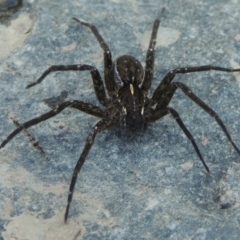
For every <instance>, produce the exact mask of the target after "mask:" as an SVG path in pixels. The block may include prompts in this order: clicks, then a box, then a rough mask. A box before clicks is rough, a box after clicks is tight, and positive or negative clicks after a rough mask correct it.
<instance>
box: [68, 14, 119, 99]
mask: <svg viewBox="0 0 240 240" xmlns="http://www.w3.org/2000/svg"><path fill="white" fill-rule="evenodd" d="M73 20H75V21H77V22H78V23H80V24H82V25H84V26H86V27H88V28H90V29H91V31H92V33H93V34H94V36H95V37H96V39H97V41H98V42H99V44H100V47H101V48H102V49H103V52H104V78H105V84H106V87H107V91H108V93H109V95H110V96H111V95H112V93H113V92H114V91H115V90H116V89H117V86H116V83H115V81H114V79H113V78H112V67H113V62H112V54H111V51H110V49H109V47H108V45H107V44H106V42H105V41H104V39H103V37H102V36H101V34H100V33H99V32H98V30H97V28H96V27H95V26H94V25H92V24H89V23H86V22H83V21H80V20H79V19H77V18H73Z"/></svg>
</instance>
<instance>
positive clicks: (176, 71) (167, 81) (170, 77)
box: [151, 65, 240, 106]
mask: <svg viewBox="0 0 240 240" xmlns="http://www.w3.org/2000/svg"><path fill="white" fill-rule="evenodd" d="M210 70H215V71H222V72H240V69H239V68H238V69H232V68H223V67H219V66H213V65H204V66H198V67H186V68H176V69H174V70H171V71H169V72H168V73H167V74H166V76H165V77H164V78H163V80H162V81H161V83H160V84H159V85H158V87H157V88H156V90H155V91H154V93H153V96H152V99H151V106H153V105H155V104H156V103H157V102H158V99H159V96H161V95H162V94H163V93H164V91H165V89H166V88H167V87H168V85H169V84H170V83H171V82H172V80H173V78H174V77H175V75H176V74H184V73H190V72H203V71H210Z"/></svg>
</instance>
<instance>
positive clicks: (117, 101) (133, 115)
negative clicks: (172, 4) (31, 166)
mask: <svg viewBox="0 0 240 240" xmlns="http://www.w3.org/2000/svg"><path fill="white" fill-rule="evenodd" d="M74 20H75V21H77V22H78V23H80V24H81V25H83V26H86V27H88V28H89V29H90V30H91V31H92V33H93V34H94V36H95V37H96V39H97V41H98V42H99V44H100V46H101V48H102V49H103V53H104V81H103V80H102V78H101V76H100V74H99V71H98V69H96V68H95V67H93V66H90V65H87V64H76V65H53V66H51V67H49V68H48V69H47V70H46V71H45V72H44V73H43V74H42V75H41V77H40V78H39V79H38V80H37V81H36V82H34V83H31V84H29V85H28V86H27V87H26V88H30V87H33V86H35V85H37V84H39V83H41V82H42V81H43V79H44V78H45V77H46V76H47V75H48V74H49V73H51V72H54V71H89V72H90V74H91V77H92V81H93V87H94V90H95V94H96V97H97V99H98V101H99V102H100V103H101V105H102V106H103V107H98V106H95V105H93V104H90V103H87V102H84V101H80V100H72V101H64V102H62V103H60V104H59V105H57V106H56V107H55V108H54V109H53V110H51V111H49V112H47V113H45V114H43V115H41V116H38V117H36V118H33V119H31V120H29V121H27V122H25V123H23V124H21V125H20V126H18V128H17V129H15V130H14V131H13V132H12V133H11V134H10V135H9V136H8V137H7V138H6V139H5V140H4V141H3V142H2V144H1V145H0V148H3V147H4V146H5V145H6V144H7V143H8V142H9V141H10V140H11V139H12V138H13V137H15V136H16V135H17V134H18V133H20V132H21V131H22V130H24V129H27V128H29V127H32V126H34V125H37V124H39V123H40V122H43V121H45V120H47V119H49V118H52V117H54V116H56V115H57V114H59V113H60V112H62V111H63V110H64V109H65V108H68V107H70V108H75V109H78V110H80V111H82V112H85V113H87V114H90V115H93V116H95V117H98V118H100V120H99V121H98V122H97V123H96V124H95V125H94V127H93V128H92V130H91V131H90V133H89V135H88V136H87V139H86V142H85V145H84V147H83V150H82V153H81V155H80V157H79V159H78V161H77V164H76V166H75V168H74V171H73V175H72V180H71V184H70V187H69V194H68V200H67V207H66V212H65V216H64V221H65V222H66V221H67V219H68V214H69V208H70V204H71V201H72V197H73V192H74V187H75V184H76V180H77V176H78V173H79V172H80V170H81V168H82V166H83V164H84V162H85V160H86V157H87V155H88V153H89V151H90V149H91V147H92V145H93V142H94V140H95V137H96V135H97V134H98V133H100V132H101V131H103V130H105V129H107V128H109V127H111V126H112V125H115V124H117V123H119V122H120V125H121V127H122V128H125V129H127V130H128V131H130V132H136V131H144V130H145V129H146V128H147V125H148V123H151V122H155V121H157V120H159V119H160V118H162V117H164V116H166V115H168V114H170V115H171V116H172V117H173V118H174V119H175V120H176V122H177V124H178V125H179V126H180V128H181V129H182V131H183V132H184V134H185V135H186V137H187V138H188V139H189V140H190V141H191V144H192V146H193V147H194V149H195V151H196V153H197V155H198V157H199V159H200V161H201V162H202V164H203V165H204V167H205V169H206V171H207V172H209V168H208V166H207V164H206V163H205V161H204V159H203V157H202V154H201V152H200V150H199V148H198V146H197V144H196V142H195V140H194V137H193V136H192V134H191V133H190V132H189V130H188V129H187V127H186V126H185V125H184V123H183V121H182V120H181V118H180V116H179V114H178V112H177V111H176V110H174V109H173V108H171V107H169V106H168V105H169V102H170V101H171V99H172V97H173V95H174V93H175V91H176V90H177V89H180V90H181V91H183V93H184V94H185V95H186V96H187V97H189V98H190V99H191V100H192V101H193V102H195V103H196V104H197V105H199V106H200V107H201V108H202V109H203V110H205V111H206V112H207V113H208V114H209V115H210V116H211V117H213V118H214V119H215V121H216V122H217V123H218V124H219V126H220V127H221V129H222V131H223V132H224V133H225V135H226V137H227V139H228V141H229V142H230V143H231V145H232V146H233V147H234V149H235V150H236V151H237V152H238V153H239V154H240V150H239V148H238V147H237V146H236V145H235V143H234V142H233V140H232V138H231V136H230V134H229V133H228V131H227V129H226V127H225V125H224V124H223V122H222V120H221V119H220V117H219V116H218V115H217V113H216V112H215V111H214V110H213V109H211V108H210V107H209V106H208V105H207V104H206V103H204V101H202V100H201V99H200V98H198V97H197V96H196V95H195V94H194V93H193V92H192V90H191V89H190V88H189V87H187V86H186V85H185V84H183V83H181V82H173V79H174V77H175V76H176V75H177V74H185V73H190V72H202V71H210V70H216V71H223V72H237V71H240V69H230V68H224V67H219V66H212V65H203V66H194V67H180V68H177V69H173V70H171V71H169V72H167V74H166V75H165V77H164V78H163V80H162V81H161V82H160V83H159V85H158V87H157V88H156V89H155V91H154V92H153V95H152V96H151V97H149V96H148V91H149V89H150V87H151V83H152V80H153V70H154V57H155V44H156V38H157V32H158V28H159V25H160V19H156V20H155V21H154V24H153V29H152V34H151V38H150V43H149V48H148V50H147V56H146V65H145V68H143V67H142V65H141V63H140V62H139V61H138V60H137V59H136V58H134V57H133V56H129V55H123V56H120V57H118V58H117V59H116V60H115V61H113V60H112V54H111V51H110V49H109V47H108V45H107V44H106V42H105V41H104V39H103V38H102V36H101V35H100V33H99V32H98V30H97V28H96V27H95V26H94V25H92V24H89V23H86V22H83V21H80V20H78V19H76V18H74Z"/></svg>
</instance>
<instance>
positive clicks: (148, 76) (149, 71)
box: [141, 8, 164, 92]
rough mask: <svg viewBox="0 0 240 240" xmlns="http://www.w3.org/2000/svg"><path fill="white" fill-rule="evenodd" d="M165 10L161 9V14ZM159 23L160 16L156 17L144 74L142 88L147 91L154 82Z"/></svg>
mask: <svg viewBox="0 0 240 240" xmlns="http://www.w3.org/2000/svg"><path fill="white" fill-rule="evenodd" d="M163 12H164V8H163V9H162V11H161V15H162V13H163ZM159 25H160V17H159V19H156V20H155V21H154V24H153V29H152V35H151V39H150V42H149V47H148V50H147V56H146V66H145V75H144V80H143V83H142V86H141V89H142V90H143V91H145V92H147V91H148V90H149V89H150V87H151V83H152V78H153V69H154V58H155V45H156V39H157V33H158V28H159Z"/></svg>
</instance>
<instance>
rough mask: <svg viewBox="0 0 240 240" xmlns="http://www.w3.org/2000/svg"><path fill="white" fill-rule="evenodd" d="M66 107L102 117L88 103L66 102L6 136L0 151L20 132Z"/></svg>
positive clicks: (100, 112)
mask: <svg viewBox="0 0 240 240" xmlns="http://www.w3.org/2000/svg"><path fill="white" fill-rule="evenodd" d="M67 107H71V108H76V109H78V110H80V111H83V112H86V113H88V114H91V115H94V116H96V117H103V115H104V113H103V111H102V110H101V109H100V108H98V107H96V106H94V105H92V104H90V103H85V102H82V101H77V100H73V101H66V102H63V103H61V104H59V106H58V107H57V108H55V109H53V110H51V111H49V112H47V113H45V114H43V115H41V116H38V117H36V118H33V119H31V120H29V121H27V122H25V123H23V124H21V125H20V126H19V127H18V128H17V129H15V130H14V131H13V132H12V133H10V134H9V135H8V137H7V138H6V139H5V140H4V141H3V142H2V143H1V145H0V149H1V148H3V147H4V146H5V145H6V144H7V143H8V142H9V141H10V140H11V139H13V138H14V137H15V136H16V135H17V134H18V133H20V132H21V131H22V130H24V129H27V128H30V127H32V126H34V125H37V124H39V123H40V122H43V121H46V120H47V119H49V118H52V117H54V116H56V115H58V114H59V113H60V112H62V111H63V110H64V109H65V108H67Z"/></svg>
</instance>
